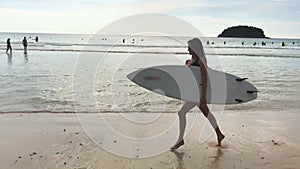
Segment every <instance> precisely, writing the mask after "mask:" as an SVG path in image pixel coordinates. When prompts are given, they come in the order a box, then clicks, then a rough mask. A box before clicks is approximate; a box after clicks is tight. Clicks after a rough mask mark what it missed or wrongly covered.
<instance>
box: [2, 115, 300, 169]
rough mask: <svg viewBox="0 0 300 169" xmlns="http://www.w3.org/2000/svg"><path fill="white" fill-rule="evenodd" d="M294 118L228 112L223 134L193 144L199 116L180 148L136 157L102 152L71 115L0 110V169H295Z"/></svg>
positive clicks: (296, 134)
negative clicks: (219, 138)
mask: <svg viewBox="0 0 300 169" xmlns="http://www.w3.org/2000/svg"><path fill="white" fill-rule="evenodd" d="M85 116H89V118H93V116H94V115H92V114H88V115H85ZM107 116H115V117H116V116H118V115H117V114H113V115H112V114H107ZM168 116H173V117H174V116H176V114H168ZM116 119H118V118H116ZM299 119H300V115H299V114H297V112H280V111H279V112H233V111H227V112H226V113H225V114H224V116H223V118H222V120H220V126H221V128H222V130H223V132H224V133H225V135H226V138H225V140H224V141H223V146H222V147H217V146H215V145H216V139H215V135H212V136H211V137H210V138H209V139H208V140H207V141H206V142H204V143H201V144H200V143H199V142H198V137H199V133H200V130H199V129H200V128H201V125H203V122H204V118H203V117H200V118H199V121H197V123H196V124H195V125H194V127H193V129H192V131H191V132H190V133H189V134H188V135H187V136H186V144H185V145H184V146H183V147H181V148H180V149H179V150H175V151H166V152H162V154H160V155H157V156H154V157H149V158H142V159H140V158H125V157H120V156H117V155H114V154H112V153H109V152H107V151H105V150H103V149H102V148H101V147H100V146H99V145H97V144H95V143H94V142H93V141H92V140H91V139H90V138H89V137H88V136H87V135H86V134H85V132H84V131H83V129H82V127H81V125H80V123H79V122H78V119H77V117H76V115H75V114H53V113H52V114H51V113H21V114H20V113H11V114H1V115H0V125H1V130H0V133H1V137H2V138H1V142H0V147H1V150H2V153H1V156H0V158H1V161H2V162H1V168H10V169H18V168H78V169H79V168H81V169H83V168H146V169H150V168H153V169H154V168H178V169H184V168H207V169H209V168H228V169H229V168H273V169H282V168H289V169H291V168H294V169H296V168H298V167H299V165H300V162H299V158H300V154H299V152H300V143H299V141H300V138H299V129H300V128H299V125H298V124H297V122H298V121H299ZM117 122H118V123H119V124H120V125H122V124H123V123H124V121H123V122H122V120H118V121H117ZM124 124H126V123H124ZM161 124H163V123H161ZM124 127H126V125H124ZM156 127H159V126H156ZM169 144H170V146H172V144H173V143H169Z"/></svg>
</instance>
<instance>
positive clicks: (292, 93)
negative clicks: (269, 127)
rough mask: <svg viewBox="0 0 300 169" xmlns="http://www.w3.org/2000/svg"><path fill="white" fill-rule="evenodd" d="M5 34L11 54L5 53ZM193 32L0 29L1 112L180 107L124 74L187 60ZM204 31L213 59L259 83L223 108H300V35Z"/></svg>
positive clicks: (214, 64)
mask: <svg viewBox="0 0 300 169" xmlns="http://www.w3.org/2000/svg"><path fill="white" fill-rule="evenodd" d="M24 36H26V37H27V39H28V42H29V45H28V54H26V55H25V54H23V47H22V43H21V41H22V39H23V37H24ZM35 36H38V37H39V41H38V42H35ZM7 38H11V44H12V48H13V53H12V56H9V55H7V54H6V53H5V50H6V39H7ZM191 38H192V37H163V36H142V35H140V36H128V35H127V36H125V35H81V34H35V33H31V34H26V33H0V50H1V51H2V52H1V53H0V112H2V113H9V112H55V113H61V112H92V113H97V112H102V113H105V112H121V111H126V112H141V111H144V112H156V111H158V112H161V111H166V112H176V111H178V109H179V108H180V106H181V104H182V102H181V101H178V100H176V99H170V98H166V97H163V96H160V95H158V94H154V93H152V92H149V91H147V90H146V89H143V88H141V87H139V86H137V85H135V84H134V83H132V82H130V81H129V80H128V79H127V78H126V75H127V74H128V73H130V72H132V71H134V70H137V69H140V68H143V67H147V66H151V65H158V64H184V62H185V60H186V59H189V58H190V55H188V52H187V45H186V42H187V40H189V39H191ZM200 39H201V40H202V42H203V45H204V50H205V52H206V57H207V60H208V66H210V67H212V68H215V69H218V70H222V71H225V72H227V73H231V74H234V75H236V76H239V77H243V78H244V77H245V78H248V80H249V81H250V82H251V83H252V84H253V85H254V86H256V87H257V89H258V90H259V93H258V98H257V99H256V100H254V101H251V102H249V103H243V104H237V105H228V106H226V107H225V109H229V110H237V111H243V110H247V111H252V110H253V111H264V110H274V111H276V110H300V104H299V103H300V40H299V39H244V38H203V37H200ZM262 42H264V43H265V44H266V45H262ZM254 44H255V45H254ZM283 44H284V45H283ZM95 58H97V59H96V60H93V59H95ZM95 61H97V63H93V62H95ZM89 65H90V66H89ZM92 65H93V66H94V67H93V66H92ZM85 71H86V73H84V72H85ZM78 73H80V74H78ZM79 76H84V78H82V79H80V78H77V77H79ZM89 79H90V80H89ZM84 90H87V91H86V94H85V91H84ZM89 92H90V93H89ZM90 96H92V97H93V98H91V97H90Z"/></svg>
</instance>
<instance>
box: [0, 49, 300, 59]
mask: <svg viewBox="0 0 300 169" xmlns="http://www.w3.org/2000/svg"><path fill="white" fill-rule="evenodd" d="M0 49H2V50H4V49H5V48H0ZM14 50H23V49H20V48H19V49H18V48H17V49H14ZM30 51H61V52H93V53H117V54H126V53H129V54H130V53H134V54H174V55H187V54H188V53H187V52H180V51H175V52H169V51H134V50H86V49H51V48H31V49H30ZM233 52H234V53H230V52H227V53H219V52H216V53H210V52H207V53H206V55H211V56H250V57H278V58H300V55H287V54H283V53H276V54H275V53H270V54H268V53H263V51H262V53H236V51H233Z"/></svg>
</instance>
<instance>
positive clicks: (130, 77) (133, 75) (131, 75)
mask: <svg viewBox="0 0 300 169" xmlns="http://www.w3.org/2000/svg"><path fill="white" fill-rule="evenodd" d="M139 72H140V70H136V71H134V72H131V73H129V74H128V75H127V78H128V79H129V80H131V81H132V80H133V79H134V77H135V76H136V75H137V74H138V73H139Z"/></svg>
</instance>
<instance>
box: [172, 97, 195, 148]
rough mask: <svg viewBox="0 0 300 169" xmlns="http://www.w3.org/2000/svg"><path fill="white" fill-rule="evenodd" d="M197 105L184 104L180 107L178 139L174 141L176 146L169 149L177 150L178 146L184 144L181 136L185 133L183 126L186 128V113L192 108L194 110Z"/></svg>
mask: <svg viewBox="0 0 300 169" xmlns="http://www.w3.org/2000/svg"><path fill="white" fill-rule="evenodd" d="M196 105H197V103H192V102H185V103H184V105H183V106H182V107H181V109H180V110H179V112H178V117H179V137H178V140H177V141H176V144H175V145H174V146H173V147H171V149H178V148H179V147H180V146H182V145H183V144H184V141H183V136H184V132H185V126H186V113H187V112H188V111H190V110H191V109H192V108H194V107H195V106H196Z"/></svg>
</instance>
